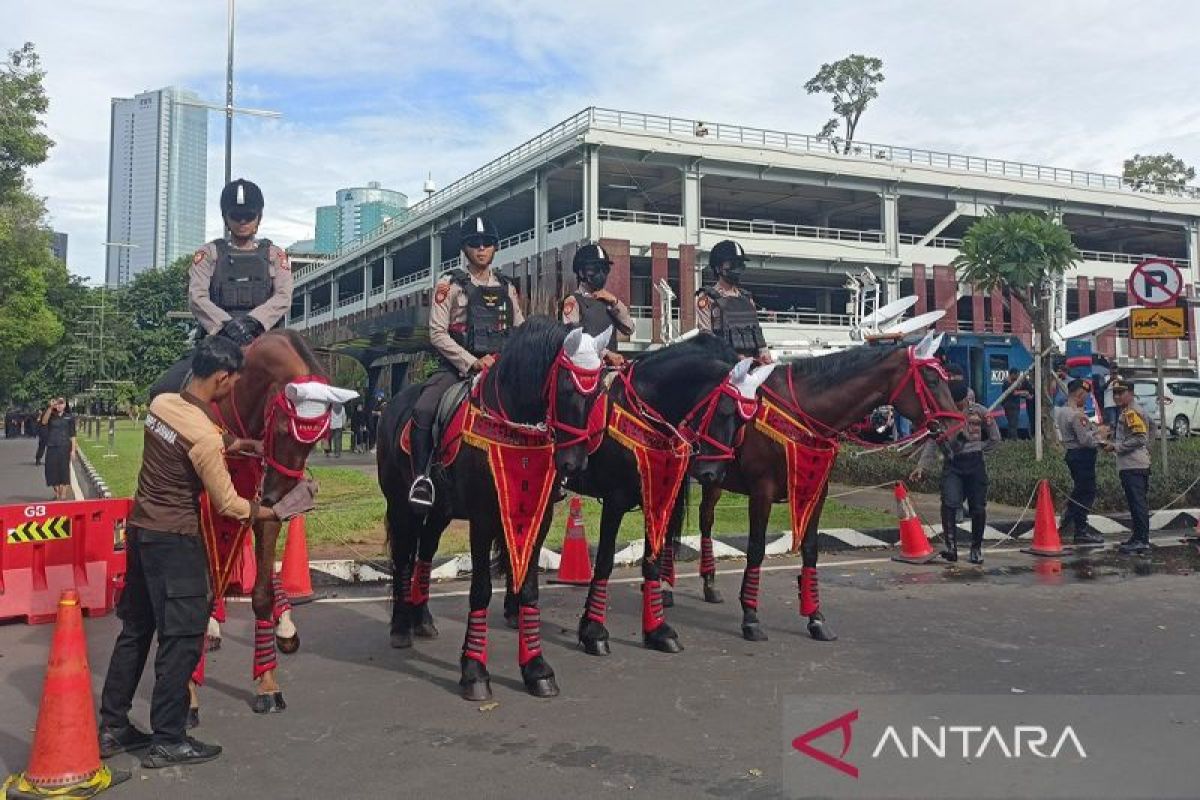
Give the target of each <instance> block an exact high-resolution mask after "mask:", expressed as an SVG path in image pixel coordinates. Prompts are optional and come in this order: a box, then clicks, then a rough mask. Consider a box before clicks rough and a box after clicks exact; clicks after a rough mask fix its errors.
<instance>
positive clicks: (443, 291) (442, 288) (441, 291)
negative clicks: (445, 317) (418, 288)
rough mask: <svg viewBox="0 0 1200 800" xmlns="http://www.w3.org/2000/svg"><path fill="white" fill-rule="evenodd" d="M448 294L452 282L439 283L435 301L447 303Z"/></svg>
mask: <svg viewBox="0 0 1200 800" xmlns="http://www.w3.org/2000/svg"><path fill="white" fill-rule="evenodd" d="M448 294H450V284H449V283H439V284H438V287H437V291H436V292H434V295H433V302H435V303H437V304H438V305H441V304H442V303H445V302H446V295H448Z"/></svg>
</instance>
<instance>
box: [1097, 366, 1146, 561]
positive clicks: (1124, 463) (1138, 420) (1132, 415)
mask: <svg viewBox="0 0 1200 800" xmlns="http://www.w3.org/2000/svg"><path fill="white" fill-rule="evenodd" d="M1109 388H1111V389H1112V392H1113V400H1115V401H1116V403H1117V425H1116V428H1115V429H1114V431H1113V440H1112V441H1111V442H1110V443H1108V444H1106V445H1105V446H1104V449H1105V450H1107V451H1108V452H1110V453H1115V454H1116V456H1117V474H1118V475H1119V476H1120V477H1121V488H1122V489H1124V490H1125V502H1126V503H1127V504H1128V505H1129V517H1130V527H1131V528H1132V529H1133V535H1132V536H1130V537H1129V539H1127V540H1126V541H1124V542H1122V543H1121V544H1120V546H1118V547H1117V550H1119V551H1120V552H1122V553H1126V554H1128V553H1145V552H1147V551H1148V550H1149V549H1150V499H1149V495H1150V442H1151V440H1152V439H1153V438H1154V423H1153V422H1152V421H1151V420H1150V418H1149V417H1148V416H1146V415H1145V414H1143V413H1142V410H1141V409H1140V408H1138V405H1137V402H1136V399H1135V398H1134V395H1133V384H1131V383H1129V382H1128V381H1124V380H1120V379H1117V380H1114V381H1113V382H1112V383H1111V384H1109Z"/></svg>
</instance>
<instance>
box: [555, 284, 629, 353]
mask: <svg viewBox="0 0 1200 800" xmlns="http://www.w3.org/2000/svg"><path fill="white" fill-rule="evenodd" d="M570 296H571V297H574V298H575V302H576V303H578V304H579V327H581V328H583V332H584V333H586V334H587V335H588V336H599V335H600V334H602V333H604V331H605V329H606V328H608V327H610V326H613V319H612V316H611V315H609V313H608V304H607V303H604V302H602V301H600V300H597V299H596V298H594V297H587V296H586V295H584V294H583V292H575V293H574V294H572V295H570ZM561 316H562V315H561V313H560V314H559V317H560V318H561ZM613 327H614V328H615V326H613ZM607 349H608V351H609V352H610V353H615V352H617V335H616V331H615V330H614V332H613V336H612V338H611V339H609V342H608V348H607Z"/></svg>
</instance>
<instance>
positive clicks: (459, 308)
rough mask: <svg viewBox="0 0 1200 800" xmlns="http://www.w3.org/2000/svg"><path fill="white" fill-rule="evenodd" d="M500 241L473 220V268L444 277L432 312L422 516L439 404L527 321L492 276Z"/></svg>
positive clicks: (420, 481) (419, 435) (416, 452)
mask: <svg viewBox="0 0 1200 800" xmlns="http://www.w3.org/2000/svg"><path fill="white" fill-rule="evenodd" d="M499 243H500V236H499V235H498V234H497V232H496V228H495V226H494V225H492V223H491V222H490V221H488V220H487V219H485V218H483V217H471V218H470V219H468V220H467V221H466V222H464V223H463V226H462V238H461V248H462V254H463V260H464V261H465V262H466V266H467V268H466V269H465V270H464V269H452V270H450V271H449V272H447V273H446V274H445V275H443V276H442V277H441V279H440V280H439V281H438V284H437V288H436V289H435V290H434V293H433V305H432V307H431V308H430V309H429V343H430V344H432V345H433V348H434V350H436V351H437V354H438V362H439V363H438V370H437V371H436V372H434V373H433V375H431V376H430V377H429V380H427V381H425V383H424V385H423V387H422V389H421V396H420V397H419V398H417V402H416V404H415V405H414V407H413V431H412V457H413V464H414V466H415V467H416V469H418V470H420V472H419V473H418V474H417V475H416V477H415V478H414V479H413V484H412V488H411V489H410V490H409V492H408V502H409V505H411V506H412V508H413V510H414V511H415V512H417V513H418V514H425V513H428V511H429V509H430V508H432V507H433V502H434V494H433V481H431V480H430V479H429V471H430V468H431V466H432V462H433V452H434V448H435V446H436V443H435V442H434V441H433V432H432V429H433V422H434V417H435V416H436V415H437V407H438V401H439V400H441V398H442V395H443V394H445V392H446V390H447V389H449V388H450V387H451V386H453V385H454V384H455V383H457V382H458V381H459V380H460V379H462V378H465V377H467V376H468V375H471V374H472V373H475V372H478V371H479V370H481V369H483V368H485V367H489V366H491V365H492V364H494V363H495V361H496V353H498V352H500V348H501V347H502V346H503V344H504V341H505V339H506V338H507V337H508V332H509V331H510V330H512V329H513V328H515V327H516V326H518V325H520V324H521V323H522V322H524V321H525V318H524V316H523V315H522V313H521V304H520V297H519V295H518V294H517V287H516V286H515V285H514V284H513V283H512V281H510V280H509V279H508V278H506V277H504V276H503V275H499V274H497V273H495V272H493V271H492V259H494V258H495V257H496V245H498V244H499Z"/></svg>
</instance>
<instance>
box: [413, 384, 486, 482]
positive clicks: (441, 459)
mask: <svg viewBox="0 0 1200 800" xmlns="http://www.w3.org/2000/svg"><path fill="white" fill-rule="evenodd" d="M472 381H473V379H471V378H466V379H464V380H461V381H459V382H458V383H456V384H454V385H453V386H451V387H450V388H449V389H447V390H446V391H445V393H444V394H443V395H442V396H441V398H440V399H439V400H438V406H437V413H436V414H435V415H434V417H433V428H432V433H431V435H432V436H433V441H434V442H436V443H437V444H436V448H435V450H434V463H435V464H436V465H438V466H441V467H448V466H450V465H451V464H453V463H454V459H455V458H456V457H457V456H458V450H459V447H460V446H461V445H462V430H463V422H464V421H465V419H466V412H467V400H468V398H469V397H470V395H471V384H472ZM412 427H413V421H412V418H411V417H410V418H409V420H408V422H406V423H404V429H403V431H401V433H400V449H401V450H403V451H404V452H405V453H408V455H409V456H410V457H411V456H412Z"/></svg>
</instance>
